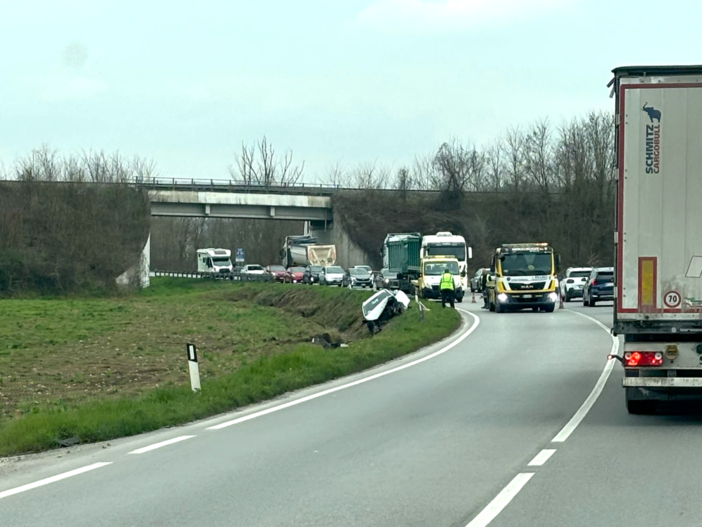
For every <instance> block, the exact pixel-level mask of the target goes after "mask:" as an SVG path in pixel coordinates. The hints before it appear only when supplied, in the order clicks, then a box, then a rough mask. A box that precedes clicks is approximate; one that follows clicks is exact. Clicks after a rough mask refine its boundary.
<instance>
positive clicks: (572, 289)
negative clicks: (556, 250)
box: [560, 267, 592, 302]
mask: <svg viewBox="0 0 702 527" xmlns="http://www.w3.org/2000/svg"><path fill="white" fill-rule="evenodd" d="M590 273H592V267H570V268H569V269H568V270H567V271H566V272H565V275H564V276H563V277H562V278H561V280H560V289H561V298H562V299H563V300H564V301H566V302H570V301H571V299H573V298H580V297H582V296H583V289H584V287H585V284H586V283H587V279H588V278H589V277H590Z"/></svg>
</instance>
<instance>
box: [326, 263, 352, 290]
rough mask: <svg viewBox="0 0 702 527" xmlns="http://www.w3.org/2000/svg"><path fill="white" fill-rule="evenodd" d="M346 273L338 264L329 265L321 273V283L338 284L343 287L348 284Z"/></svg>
mask: <svg viewBox="0 0 702 527" xmlns="http://www.w3.org/2000/svg"><path fill="white" fill-rule="evenodd" d="M346 282H347V280H346V273H345V272H344V270H343V269H342V268H341V267H339V266H338V265H328V266H326V267H325V268H324V269H323V270H322V272H321V273H320V274H319V283H320V284H321V285H338V286H339V287H343V286H345V285H346Z"/></svg>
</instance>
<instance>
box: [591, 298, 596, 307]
mask: <svg viewBox="0 0 702 527" xmlns="http://www.w3.org/2000/svg"><path fill="white" fill-rule="evenodd" d="M596 305H597V300H595V299H594V298H592V297H590V307H595V306H596Z"/></svg>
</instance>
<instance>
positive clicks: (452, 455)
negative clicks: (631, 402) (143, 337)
mask: <svg viewBox="0 0 702 527" xmlns="http://www.w3.org/2000/svg"><path fill="white" fill-rule="evenodd" d="M568 307H569V309H568V310H563V311H557V312H556V313H553V314H547V313H532V312H523V313H508V314H494V313H488V312H485V311H483V310H480V309H479V308H478V307H477V306H476V305H474V304H462V305H461V308H463V309H466V310H468V311H469V312H470V313H473V314H475V315H477V316H478V317H479V322H478V319H476V318H475V317H474V316H473V315H471V314H466V315H465V326H464V328H463V332H462V334H459V335H457V336H455V337H453V338H452V339H450V340H448V341H445V342H443V343H439V344H438V345H436V346H434V347H432V348H430V349H428V350H424V351H423V352H421V353H419V354H416V355H413V356H411V357H408V358H406V359H403V360H401V361H396V362H393V363H391V364H388V365H385V366H383V367H381V368H378V369H375V370H373V371H371V372H366V373H364V374H362V375H358V376H354V377H352V378H349V379H344V380H341V381H338V382H335V383H330V384H327V385H324V386H321V387H317V388H313V389H310V390H306V391H303V392H299V393H296V394H293V395H291V396H288V397H286V398H283V399H280V400H277V401H273V402H271V403H268V404H266V405H260V406H257V407H255V408H250V409H247V410H246V411H244V412H238V413H234V414H230V415H226V416H220V417H218V418H215V419H212V420H208V421H203V422H199V423H194V424H192V425H189V426H184V427H179V428H176V429H170V430H165V431H161V432H158V433H154V434H147V435H144V436H139V437H137V438H130V439H124V440H119V441H115V442H111V443H110V445H109V446H108V445H91V446H87V447H81V448H79V449H72V450H71V452H70V453H68V452H67V451H66V449H64V450H62V451H57V452H52V453H47V454H44V455H41V456H30V457H28V458H26V459H23V460H20V461H17V462H8V463H4V464H2V465H0V525H3V526H4V525H7V526H13V527H20V526H32V527H37V526H38V527H43V526H51V527H58V526H71V527H78V526H91V527H94V526H102V525H105V526H107V525H109V526H173V527H175V526H195V525H198V526H199V525H207V526H240V525H241V526H344V525H359V526H390V525H392V526H431V527H434V526H437V527H438V526H459V527H465V526H467V525H470V526H471V527H478V526H483V525H488V524H490V525H491V526H507V525H509V526H515V525H517V526H562V525H583V526H585V525H587V526H588V527H590V526H607V525H617V526H622V525H624V526H628V525H636V526H645V525H666V526H674V525H680V526H691V525H702V508H700V507H699V506H698V505H697V500H696V498H697V492H698V488H699V487H700V485H699V483H700V482H702V470H701V469H702V456H698V455H696V454H697V448H696V447H699V446H700V445H702V440H700V438H699V431H700V428H699V427H700V424H702V420H701V419H700V418H698V417H690V416H684V415H663V416H660V415H659V416H629V415H628V414H627V413H626V410H625V407H624V395H623V393H622V388H621V378H622V374H621V370H620V368H619V366H618V365H617V366H616V367H615V368H614V369H611V375H610V376H609V377H608V380H606V379H607V377H606V374H607V373H608V371H609V368H607V367H606V365H607V361H606V356H607V354H608V353H609V352H610V351H611V350H612V347H613V344H614V341H613V339H612V338H611V337H610V336H609V335H608V333H607V332H606V331H605V329H604V328H603V327H601V326H600V325H598V324H596V323H595V322H594V321H593V320H591V319H588V318H586V317H584V316H581V315H580V314H578V313H581V314H582V313H585V314H587V315H590V316H593V317H594V318H596V319H598V320H600V321H601V322H602V323H604V324H605V325H607V326H609V323H610V321H611V306H609V307H608V306H607V305H603V306H602V307H596V308H588V309H585V308H582V307H580V305H579V304H578V305H576V304H568ZM436 308H437V309H440V307H438V306H437V307H436ZM407 316H411V313H410V314H408V315H407ZM466 331H469V332H470V334H468V335H466V334H465V332H466ZM456 339H462V340H460V341H459V342H457V343H456ZM452 344H453V346H452ZM451 346H452V347H451ZM418 360H419V361H421V362H417V361H418ZM398 368H399V369H398ZM610 368H611V367H610ZM603 372H605V375H604V376H603ZM369 376H372V377H370V379H369ZM605 380H606V383H605V382H604V381H605ZM598 381H600V384H598ZM350 382H355V383H356V384H353V385H351V386H347V385H348V384H349V383H350ZM596 386H599V387H600V388H603V390H602V391H601V394H600V395H599V397H596V396H597V395H598V394H599V391H598V390H597V389H596V390H595V392H594V393H593V389H594V388H596ZM205 388H206V387H205ZM586 401H588V402H587V403H585V402H586ZM584 403H585V405H584V406H583V404H584ZM592 403H594V405H592ZM281 405H285V406H284V407H282V408H281ZM574 416H576V417H575V419H574ZM233 420H236V421H234V424H231V425H230V426H226V427H220V428H217V429H212V428H211V427H213V426H215V427H216V426H218V425H222V424H228V423H231V422H232V421H233ZM554 438H555V439H558V441H557V442H554V441H553V440H554ZM170 440H178V441H176V442H172V443H170V444H167V445H165V446H162V447H161V448H156V449H149V447H151V446H153V445H158V443H161V442H164V441H170ZM138 449H145V451H143V453H133V454H130V452H133V451H134V450H137V451H141V450H138ZM59 456H60V457H59ZM549 456H550V457H549ZM535 458H536V459H535ZM99 463H109V464H105V465H96V464H99ZM530 463H531V465H532V466H529V465H530ZM85 467H87V468H88V469H90V470H87V471H85V472H82V473H79V474H75V475H72V476H71V477H66V478H65V479H60V480H58V481H52V480H48V481H46V479H45V478H50V477H56V476H58V477H59V478H61V477H64V476H65V475H66V474H68V475H70V474H71V471H74V470H85ZM24 485H30V487H23V486H24ZM35 485H39V486H36V488H31V487H33V486H35ZM510 500H511V501H510Z"/></svg>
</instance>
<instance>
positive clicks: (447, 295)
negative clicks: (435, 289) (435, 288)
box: [439, 269, 456, 309]
mask: <svg viewBox="0 0 702 527" xmlns="http://www.w3.org/2000/svg"><path fill="white" fill-rule="evenodd" d="M439 289H440V290H441V307H446V301H447V300H448V302H449V303H450V304H451V307H452V308H454V309H455V308H456V306H455V305H454V303H453V302H454V297H455V294H454V291H455V289H456V286H455V284H454V283H453V275H452V274H451V271H449V270H448V269H446V270H445V271H444V274H442V275H441V282H440V283H439Z"/></svg>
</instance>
